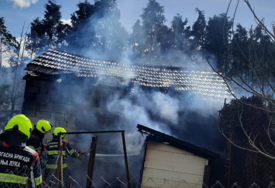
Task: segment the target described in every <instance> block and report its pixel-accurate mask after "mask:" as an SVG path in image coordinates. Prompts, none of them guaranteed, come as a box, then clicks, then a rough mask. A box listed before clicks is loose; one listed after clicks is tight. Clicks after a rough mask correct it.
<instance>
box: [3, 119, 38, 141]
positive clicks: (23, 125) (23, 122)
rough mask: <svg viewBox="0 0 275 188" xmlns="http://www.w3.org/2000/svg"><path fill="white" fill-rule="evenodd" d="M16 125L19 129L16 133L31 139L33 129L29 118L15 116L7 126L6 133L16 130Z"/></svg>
mask: <svg viewBox="0 0 275 188" xmlns="http://www.w3.org/2000/svg"><path fill="white" fill-rule="evenodd" d="M16 125H17V127H18V129H17V130H16V131H18V132H20V133H22V134H24V135H26V136H27V137H28V138H30V136H31V132H32V129H33V127H32V123H31V121H30V119H29V118H27V117H26V116H25V115H24V114H20V115H16V116H13V117H12V118H11V119H10V120H9V122H8V123H7V125H6V126H5V131H12V130H14V126H16Z"/></svg>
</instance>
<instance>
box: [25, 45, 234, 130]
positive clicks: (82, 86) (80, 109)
mask: <svg viewBox="0 0 275 188" xmlns="http://www.w3.org/2000/svg"><path fill="white" fill-rule="evenodd" d="M26 70H27V71H28V72H27V75H26V76H25V77H24V79H25V80H26V89H25V100H24V104H23V113H24V114H26V115H27V116H28V117H30V119H31V120H32V121H33V123H35V122H36V121H37V120H38V119H41V118H44V119H48V120H50V121H51V122H52V124H53V125H54V126H63V127H65V128H67V129H68V130H75V129H76V128H77V127H76V124H75V121H76V120H79V119H82V116H83V115H84V116H85V114H86V115H88V114H90V113H89V111H90V112H91V111H92V112H93V113H92V114H94V113H96V117H97V120H98V121H99V123H100V124H101V125H104V124H108V119H106V118H105V117H102V115H103V114H102V110H103V109H102V107H103V106H106V104H104V103H106V101H107V99H106V97H108V96H110V94H113V93H114V92H115V91H118V90H119V91H120V95H125V93H129V92H135V90H136V88H137V87H139V88H142V89H143V90H154V91H160V92H162V93H164V94H165V93H166V92H167V91H168V90H170V89H172V90H174V91H178V92H182V91H189V93H191V94H193V96H194V98H195V99H200V100H205V101H212V102H223V99H224V98H230V96H229V94H228V92H227V88H226V86H225V84H224V81H223V80H222V79H220V77H219V76H218V75H217V74H216V73H213V72H204V71H199V70H194V71H187V70H186V71H185V70H182V69H181V68H178V67H157V66H138V65H127V64H119V63H117V62H114V61H102V60H92V59H88V58H85V57H83V56H78V55H75V54H71V53H67V52H64V51H60V50H55V49H49V50H48V51H46V52H45V53H43V54H42V55H40V56H38V57H37V58H36V59H34V60H33V61H32V62H30V63H29V64H28V65H27V67H26ZM87 88H88V89H87ZM106 95H108V96H106ZM79 96H81V97H82V98H84V99H85V102H84V101H83V100H82V101H81V100H78V99H79V98H80V97H79ZM86 117H87V116H86ZM82 120H83V119H82ZM78 128H80V127H78Z"/></svg>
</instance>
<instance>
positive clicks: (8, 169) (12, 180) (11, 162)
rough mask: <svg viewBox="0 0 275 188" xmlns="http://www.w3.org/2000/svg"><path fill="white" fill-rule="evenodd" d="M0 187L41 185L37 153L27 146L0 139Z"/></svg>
mask: <svg viewBox="0 0 275 188" xmlns="http://www.w3.org/2000/svg"><path fill="white" fill-rule="evenodd" d="M0 153H1V154H0V187H17V186H18V187H30V188H31V187H32V188H33V187H36V188H38V187H41V183H42V172H41V167H40V161H39V155H38V153H37V152H35V151H34V150H32V149H31V148H29V147H13V146H9V145H8V144H7V143H6V142H4V141H0Z"/></svg>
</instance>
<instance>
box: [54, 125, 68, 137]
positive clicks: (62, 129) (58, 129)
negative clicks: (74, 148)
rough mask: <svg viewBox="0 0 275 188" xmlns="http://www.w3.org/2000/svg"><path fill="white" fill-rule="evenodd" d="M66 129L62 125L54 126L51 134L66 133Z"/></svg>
mask: <svg viewBox="0 0 275 188" xmlns="http://www.w3.org/2000/svg"><path fill="white" fill-rule="evenodd" d="M66 132H67V131H66V130H65V129H64V128H63V127H56V128H55V129H54V130H53V135H54V136H58V133H66ZM64 136H65V134H62V138H64Z"/></svg>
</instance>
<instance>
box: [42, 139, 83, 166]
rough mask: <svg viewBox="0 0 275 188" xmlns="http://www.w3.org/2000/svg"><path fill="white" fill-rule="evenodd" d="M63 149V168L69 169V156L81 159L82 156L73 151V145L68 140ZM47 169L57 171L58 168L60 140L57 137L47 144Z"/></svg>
mask: <svg viewBox="0 0 275 188" xmlns="http://www.w3.org/2000/svg"><path fill="white" fill-rule="evenodd" d="M62 142H63V143H62V144H63V149H62V156H63V168H67V167H68V165H67V163H66V161H67V156H68V155H70V156H71V157H73V158H80V157H81V156H80V154H79V153H77V152H76V151H75V150H74V149H72V147H71V145H70V144H69V142H68V141H67V140H63V141H62ZM46 150H47V158H48V161H47V164H46V168H47V169H57V167H58V157H59V155H58V154H59V150H58V138H57V136H53V139H52V140H51V141H50V142H49V143H48V144H47V147H46Z"/></svg>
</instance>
